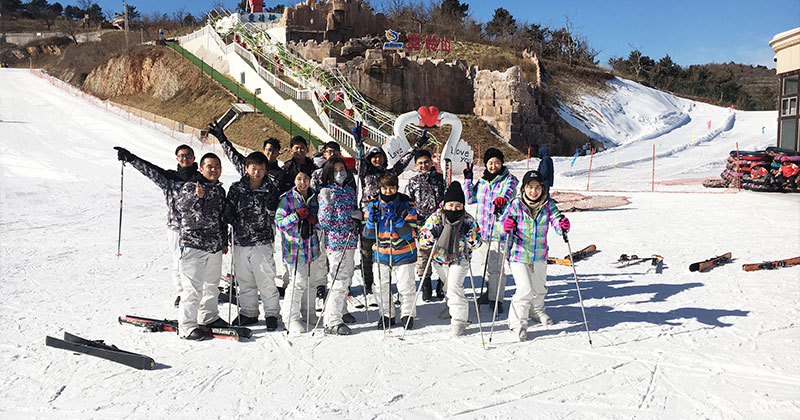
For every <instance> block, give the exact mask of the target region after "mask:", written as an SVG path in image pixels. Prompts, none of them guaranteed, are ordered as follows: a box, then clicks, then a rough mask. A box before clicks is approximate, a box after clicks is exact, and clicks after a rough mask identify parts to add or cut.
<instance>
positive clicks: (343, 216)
mask: <svg viewBox="0 0 800 420" xmlns="http://www.w3.org/2000/svg"><path fill="white" fill-rule="evenodd" d="M322 171H323V174H322V177H321V181H320V182H321V183H322V184H323V185H324V187H322V189H320V191H319V227H320V229H321V230H322V231H323V232H324V234H325V248H326V251H327V256H328V270H329V274H330V277H331V285H330V291H329V292H328V297H327V299H328V301H327V302H326V304H325V313H324V318H325V333H327V334H338V335H349V334H350V328H349V327H347V326H346V325H345V323H344V322H343V320H342V316H343V315H344V314H345V313H347V311H346V309H347V295H348V293H349V290H350V284H351V278H352V277H353V268H354V265H355V264H354V258H355V252H356V248H357V247H358V236H359V235H360V234H361V232H360V231H361V212H360V211H359V210H358V203H357V199H356V191H355V189H353V188H352V187H351V186H348V185H347V184H346V182H347V168H346V167H345V164H344V160H342V159H341V158H340V157H337V156H333V157H330V158H328V161H327V162H326V163H325V166H324V167H323V168H322ZM337 270H338V271H337Z"/></svg>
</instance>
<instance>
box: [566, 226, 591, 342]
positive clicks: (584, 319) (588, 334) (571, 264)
mask: <svg viewBox="0 0 800 420" xmlns="http://www.w3.org/2000/svg"><path fill="white" fill-rule="evenodd" d="M561 235H562V236H563V237H564V242H566V243H567V251H569V265H570V266H571V267H572V275H574V276H575V288H576V289H577V290H578V301H579V302H580V303H581V314H583V325H584V326H586V336H587V337H589V347H593V346H592V334H590V333H589V322H587V321H586V310H585V309H584V308H583V297H581V284H580V283H578V273H577V272H576V271H575V261H573V260H572V246H570V244H569V238H567V232H566V231H565V230H562V231H561Z"/></svg>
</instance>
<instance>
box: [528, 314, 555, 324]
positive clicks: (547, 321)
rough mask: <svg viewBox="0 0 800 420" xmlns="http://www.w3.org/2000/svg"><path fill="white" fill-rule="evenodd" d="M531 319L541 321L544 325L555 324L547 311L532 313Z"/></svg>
mask: <svg viewBox="0 0 800 420" xmlns="http://www.w3.org/2000/svg"><path fill="white" fill-rule="evenodd" d="M531 319H532V320H533V321H535V322H541V323H542V325H553V320H552V319H551V318H550V316H548V315H547V313H546V312H545V311H536V312H533V314H532V315H531Z"/></svg>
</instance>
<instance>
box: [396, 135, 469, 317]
mask: <svg viewBox="0 0 800 420" xmlns="http://www.w3.org/2000/svg"><path fill="white" fill-rule="evenodd" d="M414 159H415V160H414V166H415V168H416V169H417V172H419V173H418V174H417V175H414V176H413V177H411V179H409V180H408V185H407V186H406V194H407V195H408V196H409V197H411V200H413V201H414V205H415V206H416V207H417V220H419V221H420V223H424V221H425V220H427V219H428V217H429V216H430V215H431V214H433V213H434V212H435V211H436V210H438V209H439V202H441V201H442V194H444V177H443V176H442V174H441V173H439V171H437V170H436V167H434V166H433V159H432V158H431V152H429V151H427V150H420V151H418V152H417V154H416V156H415V158H414ZM459 185H461V184H459ZM430 252H431V251H430V248H422V247H420V248H419V255H418V256H417V277H419V278H421V279H422V300H423V301H425V302H430V301H431V295H432V293H433V290H432V287H431V269H430V268H428V271H425V265H426V263H427V262H428V257H429V256H430ZM436 297H438V298H439V299H443V298H444V283H443V280H442V279H441V278H439V281H438V282H437V283H436Z"/></svg>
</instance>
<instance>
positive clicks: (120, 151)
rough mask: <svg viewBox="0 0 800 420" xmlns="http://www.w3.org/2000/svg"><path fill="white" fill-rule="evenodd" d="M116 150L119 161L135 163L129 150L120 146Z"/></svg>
mask: <svg viewBox="0 0 800 420" xmlns="http://www.w3.org/2000/svg"><path fill="white" fill-rule="evenodd" d="M114 149H115V150H116V151H117V159H119V160H121V161H123V162H133V154H132V153H131V152H129V151H128V149H126V148H124V147H119V146H117V147H114Z"/></svg>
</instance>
